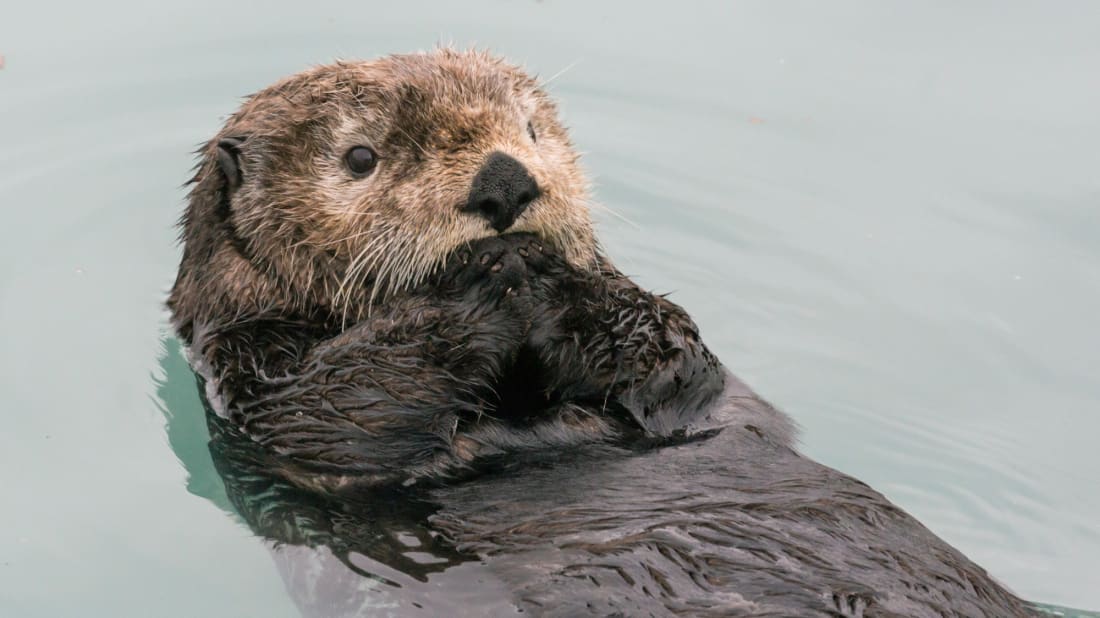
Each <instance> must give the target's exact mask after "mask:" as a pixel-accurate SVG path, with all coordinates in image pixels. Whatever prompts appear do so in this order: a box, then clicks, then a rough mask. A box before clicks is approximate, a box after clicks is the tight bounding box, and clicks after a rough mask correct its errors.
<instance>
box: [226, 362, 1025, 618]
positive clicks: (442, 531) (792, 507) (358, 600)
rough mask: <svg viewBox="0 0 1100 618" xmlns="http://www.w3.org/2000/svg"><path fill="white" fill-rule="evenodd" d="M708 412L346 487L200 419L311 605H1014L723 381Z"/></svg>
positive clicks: (924, 609)
mask: <svg viewBox="0 0 1100 618" xmlns="http://www.w3.org/2000/svg"><path fill="white" fill-rule="evenodd" d="M716 408H717V409H716V410H715V411H714V412H713V413H712V414H711V415H710V419H709V422H710V423H712V424H713V425H714V427H713V428H712V429H714V431H711V432H703V433H701V434H700V435H705V436H707V437H703V438H699V439H696V440H691V441H688V442H684V443H681V444H678V445H675V446H666V447H663V448H656V449H645V450H630V449H624V448H619V447H611V446H606V445H588V446H583V447H579V448H576V449H570V450H565V451H560V452H556V453H545V452H544V453H530V454H524V455H517V456H515V457H512V458H510V459H509V460H508V461H505V462H502V464H501V466H500V467H499V468H498V469H496V470H494V471H491V472H489V473H487V474H483V475H481V476H479V477H478V478H476V479H473V480H471V481H468V482H465V483H459V484H453V485H445V486H440V487H436V488H435V489H432V490H430V491H428V492H426V493H416V494H413V493H405V492H403V491H399V492H396V493H392V492H387V493H379V494H374V495H370V496H368V495H364V496H361V497H360V498H359V499H358V500H357V501H348V500H340V499H334V498H325V497H321V496H318V495H317V494H315V493H312V492H308V491H306V490H302V489H299V488H296V487H294V486H292V485H290V484H288V483H286V482H285V481H282V480H280V479H278V478H275V477H274V476H271V475H270V474H265V471H264V466H265V464H264V461H265V456H264V454H263V453H262V451H261V450H260V449H257V447H256V445H255V444H254V443H252V442H251V441H249V440H248V439H247V438H245V437H243V436H240V435H239V434H236V433H234V432H233V431H232V429H231V428H230V427H229V425H228V423H226V422H225V421H224V420H223V419H221V418H219V417H216V416H210V417H209V418H210V419H211V423H212V425H211V427H212V435H213V440H212V443H211V445H212V446H211V450H212V452H213V454H214V458H215V463H216V464H217V467H218V470H219V472H220V473H221V475H222V477H223V478H224V479H225V480H226V487H227V490H228V493H229V495H230V498H231V500H232V501H233V502H234V504H235V505H236V506H237V508H238V510H239V511H240V512H241V513H242V515H243V516H244V517H245V519H246V520H247V521H248V522H249V524H250V525H251V526H252V528H253V529H254V530H255V531H256V532H257V533H258V534H260V535H261V536H263V537H266V538H269V539H272V540H274V541H276V543H277V545H278V546H284V547H282V548H281V549H278V550H276V551H277V552H278V558H277V562H279V564H280V571H281V572H283V573H284V576H286V575H287V574H288V573H302V572H309V573H313V574H314V575H313V577H312V578H311V579H310V581H311V582H312V583H311V584H310V585H308V586H304V585H303V584H302V581H301V580H302V578H301V577H297V576H296V577H294V578H290V577H288V589H290V591H291V593H292V594H294V595H295V596H296V597H300V598H299V600H303V599H313V601H311V603H307V604H306V605H311V606H312V607H314V611H312V612H311V613H310V615H318V616H321V615H341V614H339V612H337V613H336V614H331V612H329V611H328V610H325V609H324V608H326V607H327V608H330V609H332V610H335V608H339V607H363V606H364V603H365V602H368V601H370V599H373V600H374V601H376V602H382V601H384V602H385V603H384V604H385V605H386V606H387V608H388V611H396V612H397V613H398V614H403V613H405V612H410V613H412V612H415V611H419V610H418V609H417V608H421V607H431V608H435V609H437V610H439V611H442V612H444V613H449V612H453V613H470V614H477V615H498V614H500V613H507V614H511V613H512V612H513V611H515V610H518V609H522V610H524V612H525V613H527V614H528V615H540V616H542V615H545V616H587V615H592V616H606V615H622V616H635V615H647V616H648V615H653V616H666V615H685V614H686V615H711V616H737V615H745V616H751V615H780V616H890V615H897V616H942V615H962V616H1023V615H1031V613H1030V610H1029V609H1028V608H1027V606H1026V605H1025V604H1024V603H1022V602H1021V601H1020V600H1019V599H1017V598H1016V597H1015V596H1013V595H1012V594H1011V593H1009V592H1007V591H1006V590H1005V589H1004V588H1002V587H1001V586H1000V585H999V584H997V583H996V582H995V581H994V580H993V579H992V578H991V577H990V576H989V575H988V574H987V573H986V572H985V571H984V570H982V569H981V568H980V567H978V566H977V565H975V564H974V563H973V562H971V561H970V560H968V559H967V558H966V557H965V556H963V555H962V554H961V553H959V552H958V551H956V550H955V549H953V548H952V547H950V546H949V545H948V544H947V543H945V542H944V541H942V540H941V539H939V538H938V537H936V536H935V535H934V534H932V533H931V532H930V531H929V530H928V529H927V528H925V527H924V526H922V525H921V524H920V523H919V522H917V521H916V520H915V519H914V518H912V517H911V516H909V515H908V514H907V513H905V512H904V511H902V510H901V509H899V508H898V507H896V506H895V505H893V504H891V503H890V502H889V501H888V500H887V499H886V498H884V497H883V496H882V495H881V494H879V493H878V492H876V491H874V490H873V489H871V488H870V487H868V486H867V485H865V484H864V483H861V482H859V481H858V480H855V479H853V478H851V477H849V476H847V475H844V474H841V473H840V472H837V471H835V470H833V469H831V468H828V467H826V466H823V465H821V464H818V463H816V462H814V461H812V460H810V459H807V458H805V457H803V456H801V455H800V454H798V453H797V452H796V451H795V450H794V449H792V448H791V431H790V423H789V421H788V420H787V419H786V417H785V416H784V415H783V414H782V413H780V412H778V411H776V410H775V409H774V408H771V407H770V406H768V405H767V404H766V403H764V402H763V401H761V400H760V399H758V398H756V397H755V396H754V395H753V394H752V393H751V391H749V390H748V389H747V388H745V387H744V385H743V384H742V383H741V382H740V381H738V380H736V379H735V378H733V377H732V376H730V377H729V380H728V383H727V388H726V392H725V393H724V397H723V398H722V399H721V400H720V401H719V402H718V403H717V404H716ZM719 427H720V429H718V428H719ZM287 544H290V545H300V546H302V548H305V547H310V548H316V549H308V550H306V549H302V548H299V549H293V548H287V547H285V545H287ZM334 555H335V556H337V557H338V558H339V559H334V558H333V556H334ZM295 563H298V565H297V568H296V567H295V566H294V564H295ZM318 564H322V565H325V568H324V569H322V570H320V571H318V568H317V565H318ZM349 574H350V577H349ZM357 577H367V578H368V579H372V580H375V582H374V583H373V585H372V586H368V587H364V586H361V585H358V584H354V582H356V581H357V579H356V578H357ZM341 581H343V582H345V583H346V584H347V585H344V586H333V585H331V584H332V582H341ZM320 583H325V586H324V588H325V589H326V590H327V594H329V595H330V598H328V599H327V600H326V601H325V602H324V603H323V604H320V605H317V604H316V595H317V586H318V585H319V584H320ZM462 590H476V591H478V594H473V595H470V594H459V593H457V592H456V591H462ZM333 596H335V597H340V598H331V597H333ZM343 596H348V597H349V598H346V599H345V598H343Z"/></svg>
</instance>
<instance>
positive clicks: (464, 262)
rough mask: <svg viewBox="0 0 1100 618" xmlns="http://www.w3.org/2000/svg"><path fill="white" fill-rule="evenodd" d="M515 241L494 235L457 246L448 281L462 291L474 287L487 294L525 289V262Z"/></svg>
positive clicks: (499, 294) (492, 294) (512, 293)
mask: <svg viewBox="0 0 1100 618" xmlns="http://www.w3.org/2000/svg"><path fill="white" fill-rule="evenodd" d="M516 244H517V243H516V240H515V239H514V238H511V237H509V236H493V237H490V238H484V239H482V240H479V241H477V242H475V243H473V244H472V245H470V246H469V247H463V248H461V249H459V250H458V251H457V252H456V253H455V256H454V257H453V258H452V259H453V261H454V264H453V266H452V268H450V269H448V270H452V273H453V275H452V277H451V284H452V285H454V286H456V287H457V288H458V289H460V290H463V291H472V290H474V289H477V290H478V291H480V292H483V293H486V294H488V295H490V296H503V295H514V294H518V293H520V292H522V291H524V290H525V289H526V287H527V286H526V281H527V264H526V263H525V262H524V260H523V257H522V256H521V255H520V254H519V252H518V251H517V247H516Z"/></svg>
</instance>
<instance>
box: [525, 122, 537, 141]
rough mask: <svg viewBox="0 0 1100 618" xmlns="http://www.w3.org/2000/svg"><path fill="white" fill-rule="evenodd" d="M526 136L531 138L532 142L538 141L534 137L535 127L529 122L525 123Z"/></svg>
mask: <svg viewBox="0 0 1100 618" xmlns="http://www.w3.org/2000/svg"><path fill="white" fill-rule="evenodd" d="M527 135H530V136H531V141H532V142H537V141H539V140H538V138H536V137H535V125H533V124H531V123H530V122H528V123H527Z"/></svg>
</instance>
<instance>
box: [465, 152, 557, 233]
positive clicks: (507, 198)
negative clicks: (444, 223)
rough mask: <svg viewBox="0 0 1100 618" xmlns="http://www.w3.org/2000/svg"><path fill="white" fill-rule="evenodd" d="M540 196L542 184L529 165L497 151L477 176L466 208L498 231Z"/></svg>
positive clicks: (506, 227) (503, 228)
mask: <svg viewBox="0 0 1100 618" xmlns="http://www.w3.org/2000/svg"><path fill="white" fill-rule="evenodd" d="M538 196H539V185H538V183H536V182H535V179H534V178H532V177H531V174H530V173H528V172H527V168H526V167H524V166H523V164H522V163H520V162H519V161H517V160H515V159H514V158H512V157H510V156H508V155H506V154H504V153H503V152H499V151H498V152H494V153H492V154H490V155H489V157H488V158H487V159H486V160H485V164H484V165H482V166H481V169H480V170H478V172H477V175H476V176H474V182H473V183H472V184H471V185H470V195H469V197H468V198H467V199H466V205H465V206H464V207H463V208H462V210H463V211H465V212H469V213H473V214H476V215H480V216H482V217H484V218H485V220H486V221H488V222H489V225H491V226H492V227H493V229H494V230H496V231H498V232H503V231H504V230H506V229H508V228H509V227H511V226H512V224H513V223H515V222H516V219H518V218H519V216H520V215H521V214H522V213H523V211H524V210H526V209H527V205H528V204H530V203H531V202H533V201H535V198H537V197H538Z"/></svg>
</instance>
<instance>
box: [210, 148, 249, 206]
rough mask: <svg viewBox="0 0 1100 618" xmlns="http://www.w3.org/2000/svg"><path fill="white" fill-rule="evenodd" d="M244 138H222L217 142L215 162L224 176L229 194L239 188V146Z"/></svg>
mask: <svg viewBox="0 0 1100 618" xmlns="http://www.w3.org/2000/svg"><path fill="white" fill-rule="evenodd" d="M245 139H247V137H246V136H234V137H223V138H222V139H221V140H219V141H218V152H217V161H218V167H219V168H220V169H221V171H222V174H223V175H224V176H225V183H226V186H227V187H228V189H229V191H230V192H233V191H236V190H237V187H239V186H241V166H240V156H241V144H243V143H244V141H245Z"/></svg>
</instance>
